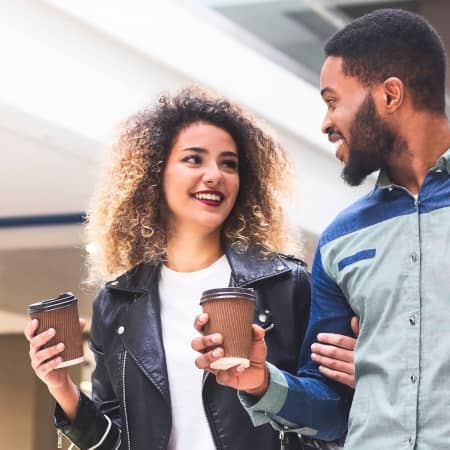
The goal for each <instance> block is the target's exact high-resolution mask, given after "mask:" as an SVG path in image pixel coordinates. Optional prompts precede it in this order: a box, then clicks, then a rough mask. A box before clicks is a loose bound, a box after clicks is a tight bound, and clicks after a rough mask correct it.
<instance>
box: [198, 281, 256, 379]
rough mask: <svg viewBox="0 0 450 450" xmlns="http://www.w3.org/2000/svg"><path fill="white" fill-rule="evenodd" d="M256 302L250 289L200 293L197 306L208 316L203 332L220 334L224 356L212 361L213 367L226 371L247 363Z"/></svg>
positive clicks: (227, 289)
mask: <svg viewBox="0 0 450 450" xmlns="http://www.w3.org/2000/svg"><path fill="white" fill-rule="evenodd" d="M255 303H256V299H255V293H254V290H253V289H248V288H237V287H229V288H220V289H209V290H207V291H204V292H203V294H202V297H201V299H200V305H201V306H202V309H203V312H205V313H208V315H209V321H208V323H207V324H206V327H205V330H204V332H205V334H213V333H220V334H221V335H222V336H223V344H222V345H223V349H224V357H223V358H220V359H218V360H216V361H214V362H213V363H211V368H212V369H220V370H226V369H229V368H230V367H233V366H237V365H239V364H242V365H243V366H244V367H248V366H249V365H250V361H249V359H248V356H249V351H250V347H251V343H252V322H253V315H254V311H255Z"/></svg>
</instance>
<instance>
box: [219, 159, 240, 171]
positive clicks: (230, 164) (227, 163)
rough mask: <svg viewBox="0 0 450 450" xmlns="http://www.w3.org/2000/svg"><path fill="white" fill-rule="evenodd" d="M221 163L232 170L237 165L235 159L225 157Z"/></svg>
mask: <svg viewBox="0 0 450 450" xmlns="http://www.w3.org/2000/svg"><path fill="white" fill-rule="evenodd" d="M222 164H223V165H224V167H225V168H227V169H232V170H237V169H238V167H239V162H238V161H237V160H235V159H227V160H225V161H223V162H222Z"/></svg>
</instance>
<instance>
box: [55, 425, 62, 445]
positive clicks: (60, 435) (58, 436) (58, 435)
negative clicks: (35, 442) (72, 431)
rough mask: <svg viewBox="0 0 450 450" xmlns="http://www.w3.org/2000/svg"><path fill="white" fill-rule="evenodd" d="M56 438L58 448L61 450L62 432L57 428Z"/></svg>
mask: <svg viewBox="0 0 450 450" xmlns="http://www.w3.org/2000/svg"><path fill="white" fill-rule="evenodd" d="M56 436H57V438H58V448H62V445H63V444H62V432H61V430H60V429H59V428H58V429H57V430H56Z"/></svg>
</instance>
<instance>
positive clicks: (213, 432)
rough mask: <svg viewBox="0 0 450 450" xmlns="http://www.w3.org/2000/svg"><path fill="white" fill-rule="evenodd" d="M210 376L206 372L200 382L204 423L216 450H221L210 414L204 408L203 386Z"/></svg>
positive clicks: (204, 395)
mask: <svg viewBox="0 0 450 450" xmlns="http://www.w3.org/2000/svg"><path fill="white" fill-rule="evenodd" d="M209 376H210V374H209V372H206V374H205V376H204V377H203V380H202V400H203V402H202V403H203V410H204V411H205V416H206V421H207V422H208V428H209V431H210V433H211V436H212V438H213V441H214V444H215V445H216V450H220V449H221V448H222V446H221V445H220V441H219V438H218V437H217V433H215V430H214V429H213V427H212V425H211V421H210V414H208V413H209V410H208V409H207V407H206V399H205V397H206V394H205V391H204V389H205V385H206V380H207V378H208V377H209Z"/></svg>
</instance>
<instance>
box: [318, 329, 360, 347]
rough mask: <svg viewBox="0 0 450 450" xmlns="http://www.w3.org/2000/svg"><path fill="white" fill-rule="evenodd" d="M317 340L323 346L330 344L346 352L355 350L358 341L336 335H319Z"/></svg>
mask: <svg viewBox="0 0 450 450" xmlns="http://www.w3.org/2000/svg"><path fill="white" fill-rule="evenodd" d="M317 339H318V341H319V342H321V343H322V344H329V345H333V346H336V347H340V348H343V349H346V350H354V348H355V345H356V339H355V338H352V337H349V336H344V335H342V334H335V333H319V334H318V335H317Z"/></svg>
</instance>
